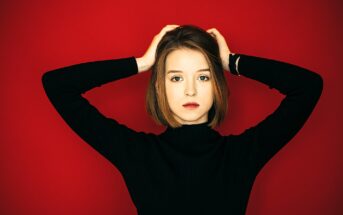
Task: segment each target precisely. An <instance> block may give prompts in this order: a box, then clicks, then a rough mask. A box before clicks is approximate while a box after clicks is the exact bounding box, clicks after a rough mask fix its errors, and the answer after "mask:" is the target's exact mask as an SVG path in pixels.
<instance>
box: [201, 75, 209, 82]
mask: <svg viewBox="0 0 343 215" xmlns="http://www.w3.org/2000/svg"><path fill="white" fill-rule="evenodd" d="M200 80H202V81H208V80H210V77H208V76H206V75H202V76H200Z"/></svg>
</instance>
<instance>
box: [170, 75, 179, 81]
mask: <svg viewBox="0 0 343 215" xmlns="http://www.w3.org/2000/svg"><path fill="white" fill-rule="evenodd" d="M180 79H181V77H179V76H174V77H172V78H171V79H170V80H171V81H173V80H175V81H179V80H180ZM175 81H174V82H175Z"/></svg>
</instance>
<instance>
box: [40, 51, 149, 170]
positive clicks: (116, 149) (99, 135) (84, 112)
mask: <svg viewBox="0 0 343 215" xmlns="http://www.w3.org/2000/svg"><path fill="white" fill-rule="evenodd" d="M137 73H138V67H137V63H136V60H135V58H134V57H127V58H121V59H114V60H103V61H95V62H87V63H81V64H76V65H72V66H68V67H64V68H59V69H56V70H53V71H49V72H46V73H45V74H43V76H42V83H43V87H44V90H45V93H46V95H47V96H48V98H49V100H50V102H51V103H52V104H53V106H54V107H55V109H56V110H57V111H58V113H59V114H60V115H61V117H62V118H63V119H64V121H65V122H66V123H67V124H68V125H69V126H70V127H71V128H72V130H74V131H75V132H76V133H77V134H78V135H79V136H80V137H81V138H82V139H83V140H84V141H86V142H87V143H88V144H90V145H91V146H92V147H93V148H94V149H95V150H97V151H98V152H99V153H101V154H102V155H103V156H105V157H106V158H107V159H108V160H110V161H111V162H112V163H114V164H115V165H116V167H118V169H122V168H124V166H125V162H127V161H126V160H125V159H126V157H127V153H128V151H129V150H131V149H132V148H134V147H135V144H136V142H137V141H135V139H138V138H139V134H140V133H142V132H136V131H134V130H132V129H130V128H128V127H126V126H125V125H122V124H120V123H118V122H117V121H116V120H114V119H112V118H107V117H106V116H104V115H102V114H101V113H100V112H99V111H98V110H97V109H96V108H95V107H94V106H92V105H91V104H90V103H89V102H88V100H86V99H85V98H84V97H83V96H82V95H81V94H82V93H84V92H86V91H87V90H90V89H92V88H94V87H99V86H101V85H103V84H106V83H108V82H110V81H113V80H118V79H122V78H125V77H129V76H132V75H135V74H137Z"/></svg>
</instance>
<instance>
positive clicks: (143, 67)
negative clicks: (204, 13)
mask: <svg viewBox="0 0 343 215" xmlns="http://www.w3.org/2000/svg"><path fill="white" fill-rule="evenodd" d="M178 26H179V25H166V26H165V27H164V28H162V30H161V31H160V32H159V33H158V34H156V35H155V36H154V38H153V40H152V42H151V44H150V46H149V48H148V50H147V51H146V52H145V53H144V55H143V56H142V57H140V58H136V61H137V65H138V72H145V71H147V70H149V69H150V68H151V67H152V66H153V65H154V63H155V54H156V49H157V45H158V43H159V42H160V40H161V39H162V37H163V36H164V35H165V33H166V32H168V31H170V30H173V29H175V28H176V27H178Z"/></svg>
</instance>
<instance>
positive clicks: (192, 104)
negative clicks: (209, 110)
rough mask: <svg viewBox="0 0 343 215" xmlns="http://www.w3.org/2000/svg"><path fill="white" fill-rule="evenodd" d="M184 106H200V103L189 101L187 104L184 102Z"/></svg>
mask: <svg viewBox="0 0 343 215" xmlns="http://www.w3.org/2000/svg"><path fill="white" fill-rule="evenodd" d="M183 106H184V107H186V106H187V107H188V106H194V107H197V106H199V104H198V103H196V102H187V103H186V104H183Z"/></svg>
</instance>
